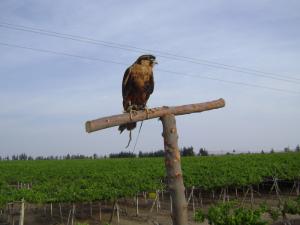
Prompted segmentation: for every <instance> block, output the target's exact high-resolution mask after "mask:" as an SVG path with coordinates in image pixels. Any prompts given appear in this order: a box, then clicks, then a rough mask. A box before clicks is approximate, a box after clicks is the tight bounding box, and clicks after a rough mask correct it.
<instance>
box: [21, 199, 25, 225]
mask: <svg viewBox="0 0 300 225" xmlns="http://www.w3.org/2000/svg"><path fill="white" fill-rule="evenodd" d="M24 214H25V201H24V198H23V199H22V202H21V212H20V225H24Z"/></svg>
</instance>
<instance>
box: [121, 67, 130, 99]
mask: <svg viewBox="0 0 300 225" xmlns="http://www.w3.org/2000/svg"><path fill="white" fill-rule="evenodd" d="M131 86H132V77H131V67H129V68H127V70H126V71H125V73H124V77H123V81H122V95H123V99H124V98H126V97H127V96H128V94H129V92H130V90H131V88H132V87H131Z"/></svg>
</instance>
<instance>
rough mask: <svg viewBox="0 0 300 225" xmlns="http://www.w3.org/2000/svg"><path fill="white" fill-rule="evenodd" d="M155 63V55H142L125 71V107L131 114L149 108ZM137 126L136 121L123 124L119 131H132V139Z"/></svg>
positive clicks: (123, 92)
mask: <svg viewBox="0 0 300 225" xmlns="http://www.w3.org/2000/svg"><path fill="white" fill-rule="evenodd" d="M155 64H157V62H156V61H155V56H153V55H142V56H140V57H139V58H138V59H137V60H136V61H135V62H134V63H133V64H132V65H131V66H130V67H129V68H127V70H126V71H125V74H124V77H123V82H122V96H123V108H124V111H125V112H128V113H130V115H131V116H132V113H134V112H135V111H137V110H147V108H146V107H147V106H146V104H147V101H148V99H149V97H150V95H151V94H152V92H153V89H154V79H153V66H154V65H155ZM135 127H136V122H133V123H127V124H122V125H120V126H119V131H120V133H122V132H123V131H124V130H125V129H127V130H128V131H130V140H131V130H133V129H134V128H135ZM130 140H129V143H130ZM129 143H128V145H129ZM128 145H127V147H128Z"/></svg>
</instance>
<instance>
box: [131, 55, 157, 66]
mask: <svg viewBox="0 0 300 225" xmlns="http://www.w3.org/2000/svg"><path fill="white" fill-rule="evenodd" d="M136 63H138V64H141V65H145V66H152V67H153V66H154V65H155V64H157V62H156V61H155V56H154V55H141V56H140V57H139V58H138V59H137V60H136Z"/></svg>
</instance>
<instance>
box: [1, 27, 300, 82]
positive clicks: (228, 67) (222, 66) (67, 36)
mask: <svg viewBox="0 0 300 225" xmlns="http://www.w3.org/2000/svg"><path fill="white" fill-rule="evenodd" d="M0 27H3V28H6V29H13V30H18V31H25V32H31V33H35V34H40V35H46V36H51V37H56V38H63V39H68V40H72V41H77V42H83V43H88V44H94V45H101V46H105V47H109V48H116V49H120V50H125V51H131V52H137V53H143V54H145V53H149V52H156V53H158V54H156V55H157V56H159V57H162V58H167V59H171V60H177V61H184V62H189V63H194V64H200V65H205V66H209V67H213V68H217V69H224V70H230V71H234V72H240V73H245V74H249V75H253V76H258V77H263V78H268V79H273V80H279V81H285V82H290V83H295V81H300V79H298V78H295V77H290V76H283V75H279V74H275V73H270V72H264V71H260V70H255V69H250V68H245V67H239V66H232V65H228V64H222V63H218V62H213V61H209V60H203V59H196V58H192V57H187V56H180V55H176V54H171V53H167V52H163V51H158V50H151V49H143V48H138V47H135V46H131V45H124V44H119V43H115V42H107V41H103V40H96V39H92V38H88V37H83V36H78V35H71V34H65V33H60V32H55V31H49V30H45V29H39V28H33V27H27V26H21V25H16V24H11V23H6V22H1V21H0ZM297 83H298V82H297ZM299 84H300V83H299Z"/></svg>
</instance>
